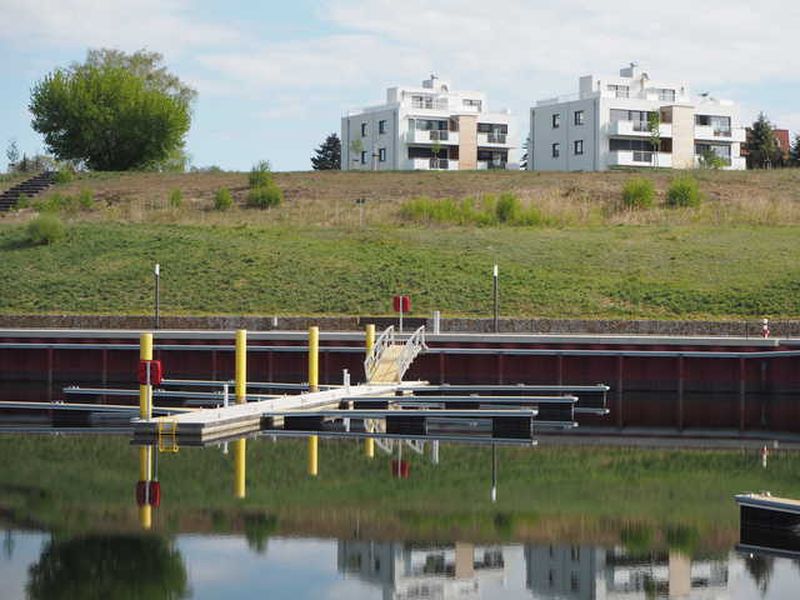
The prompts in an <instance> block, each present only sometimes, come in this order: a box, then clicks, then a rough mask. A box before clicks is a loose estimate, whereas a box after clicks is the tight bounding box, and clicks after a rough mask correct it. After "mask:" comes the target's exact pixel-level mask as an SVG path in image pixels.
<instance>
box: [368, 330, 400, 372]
mask: <svg viewBox="0 0 800 600" xmlns="http://www.w3.org/2000/svg"><path fill="white" fill-rule="evenodd" d="M389 346H394V325H389V327H387V328H386V329H385V330H384V331H383V333H381V334H380V335H379V336H378V339H377V340H375V344H374V345H373V346H372V352H370V353H369V356H367V358H365V359H364V374H365V375H366V376H367V381H369V380H370V379H372V374H373V373H374V372H375V367H377V365H378V362H379V361H380V359H381V356H382V355H383V352H384V351H385V350H386V348H388V347H389Z"/></svg>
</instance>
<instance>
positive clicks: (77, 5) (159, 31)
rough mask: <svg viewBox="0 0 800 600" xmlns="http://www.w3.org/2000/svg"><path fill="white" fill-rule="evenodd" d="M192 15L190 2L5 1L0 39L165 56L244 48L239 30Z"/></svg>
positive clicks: (121, 0)
mask: <svg viewBox="0 0 800 600" xmlns="http://www.w3.org/2000/svg"><path fill="white" fill-rule="evenodd" d="M191 9H192V5H191V2H189V1H188V0H137V2H130V1H126V0H63V1H61V2H49V1H47V0H2V1H0V11H2V18H1V19H0V39H6V40H16V41H17V42H19V43H25V44H26V45H29V46H30V45H46V46H47V45H49V46H54V47H70V46H77V47H80V48H85V47H87V46H89V47H99V46H105V47H113V48H120V49H123V50H127V51H132V50H137V49H139V48H142V47H148V48H152V49H154V50H158V51H159V52H164V53H179V52H182V51H184V50H187V49H189V48H196V47H200V46H204V47H209V46H215V45H219V44H242V43H244V41H245V40H244V38H243V37H242V36H241V35H240V34H239V32H237V31H236V30H235V29H234V28H231V27H227V26H224V25H218V24H215V23H209V22H205V21H203V20H200V19H197V18H196V17H194V16H193V15H192V14H191Z"/></svg>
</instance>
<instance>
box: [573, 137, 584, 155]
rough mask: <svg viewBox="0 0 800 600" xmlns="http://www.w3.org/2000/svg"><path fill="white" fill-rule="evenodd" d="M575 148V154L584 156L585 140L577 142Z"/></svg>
mask: <svg viewBox="0 0 800 600" xmlns="http://www.w3.org/2000/svg"><path fill="white" fill-rule="evenodd" d="M574 146H575V148H574V150H575V154H583V140H575V142H574Z"/></svg>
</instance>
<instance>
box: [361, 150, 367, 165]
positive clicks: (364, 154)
mask: <svg viewBox="0 0 800 600" xmlns="http://www.w3.org/2000/svg"><path fill="white" fill-rule="evenodd" d="M361 164H362V165H365V164H367V151H366V150H362V151H361Z"/></svg>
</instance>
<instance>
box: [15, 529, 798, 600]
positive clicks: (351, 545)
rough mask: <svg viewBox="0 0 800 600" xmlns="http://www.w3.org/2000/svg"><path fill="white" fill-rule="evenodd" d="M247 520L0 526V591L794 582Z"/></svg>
mask: <svg viewBox="0 0 800 600" xmlns="http://www.w3.org/2000/svg"><path fill="white" fill-rule="evenodd" d="M244 525H245V533H244V535H243V534H241V533H239V534H235V535H233V534H226V535H208V534H201V535H199V534H180V535H176V536H174V537H167V536H158V535H153V534H115V535H100V534H91V535H80V536H74V537H64V536H62V535H53V536H50V535H47V534H31V533H24V532H12V531H2V532H0V537H2V539H3V548H4V551H3V553H2V555H0V556H1V557H2V558H0V597H2V598H6V597H8V598H18V597H23V596H24V595H27V596H28V597H30V598H182V597H195V598H218V597H221V596H225V597H228V598H229V600H233V599H235V598H250V597H259V596H263V595H264V594H265V592H266V591H267V590H268V591H269V592H268V596H269V597H291V598H293V599H295V600H297V599H300V598H318V597H338V598H353V599H368V598H371V599H374V598H383V599H384V600H388V599H395V600H424V599H447V598H461V599H478V598H486V599H493V598H501V597H502V598H507V597H508V598H517V599H523V598H524V599H531V598H538V599H553V600H555V599H557V598H558V599H565V600H578V599H581V600H583V599H586V600H600V599H603V600H623V599H625V600H639V599H641V600H650V599H669V598H691V599H700V600H705V599H709V600H710V599H720V598H731V599H736V600H738V599H745V598H765V599H778V598H795V597H797V594H796V592H797V590H798V589H800V568H798V562H797V561H796V560H790V559H788V558H785V557H781V556H772V555H766V554H748V553H738V552H735V551H732V550H730V551H725V552H722V553H720V554H716V555H714V554H703V553H699V554H695V555H693V556H689V555H687V554H684V553H682V552H680V551H674V550H673V551H671V552H670V551H666V550H663V551H662V550H653V551H650V552H646V553H642V552H639V551H636V552H631V551H629V550H626V549H625V548H624V547H622V546H603V545H592V544H583V545H581V544H525V545H519V544H505V545H498V544H491V543H489V544H487V543H469V542H451V543H427V542H426V543H419V542H392V541H389V542H384V541H369V540H331V539H314V538H286V537H281V536H276V537H275V536H274V532H275V525H276V524H275V522H274V521H272V520H271V519H270V518H269V517H263V518H262V517H253V518H252V519H250V521H249V522H247V523H245V524H244ZM267 548H269V552H266V550H267Z"/></svg>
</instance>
